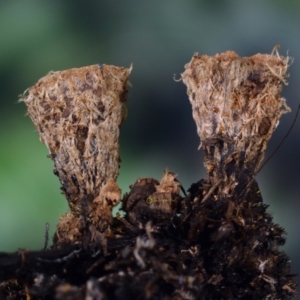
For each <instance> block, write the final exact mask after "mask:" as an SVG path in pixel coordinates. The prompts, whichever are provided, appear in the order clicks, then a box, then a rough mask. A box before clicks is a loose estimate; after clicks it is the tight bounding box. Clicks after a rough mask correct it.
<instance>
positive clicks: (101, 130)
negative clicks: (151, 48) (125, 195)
mask: <svg viewBox="0 0 300 300" xmlns="http://www.w3.org/2000/svg"><path fill="white" fill-rule="evenodd" d="M130 72H131V68H130V69H126V68H121V67H115V66H110V65H102V66H99V65H92V66H88V67H83V68H77V69H70V70H66V71H61V72H50V73H49V74H47V75H46V76H45V77H43V78H41V79H40V80H39V81H38V82H37V83H36V84H35V85H34V86H32V87H31V88H29V89H28V90H27V91H26V93H25V95H24V96H23V99H22V100H23V101H24V102H25V104H26V105H27V107H28V113H29V116H30V117H31V119H32V121H33V123H34V124H35V126H36V128H37V130H38V132H39V135H40V139H41V141H42V142H44V143H45V144H46V146H47V147H48V149H49V152H50V157H51V159H52V160H53V162H54V166H55V170H54V172H55V174H56V175H57V176H58V177H59V179H60V182H61V184H62V190H63V192H64V194H65V195H66V197H67V199H68V203H69V206H70V209H71V212H72V215H74V216H79V215H80V214H82V213H83V212H82V207H83V203H85V204H84V205H85V206H89V204H91V203H92V202H93V201H94V200H95V199H96V201H95V203H97V205H100V206H101V205H102V206H108V207H110V208H111V207H112V206H113V205H114V204H116V202H117V201H119V200H120V190H119V189H118V188H117V185H116V183H115V181H116V179H117V176H118V170H119V144H118V139H119V126H120V125H121V123H122V122H123V120H124V118H125V117H126V116H125V112H126V110H125V106H124V102H125V101H126V99H127V87H128V77H129V74H130ZM108 186H109V188H108ZM102 189H104V191H103V193H105V194H107V195H114V199H109V198H107V197H103V196H101V190H102ZM109 189H110V191H112V190H113V191H112V192H109V193H108V192H107V190H109ZM103 193H102V194H103ZM116 193H117V194H118V195H116ZM100 199H101V201H102V202H105V201H108V202H109V203H99V201H100ZM85 210H89V209H88V208H87V209H86V208H85ZM69 218H70V217H69Z"/></svg>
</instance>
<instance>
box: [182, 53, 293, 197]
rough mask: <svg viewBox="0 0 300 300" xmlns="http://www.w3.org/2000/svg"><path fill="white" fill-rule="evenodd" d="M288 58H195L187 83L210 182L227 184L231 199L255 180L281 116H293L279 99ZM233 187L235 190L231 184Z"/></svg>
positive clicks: (227, 55) (230, 55)
mask: <svg viewBox="0 0 300 300" xmlns="http://www.w3.org/2000/svg"><path fill="white" fill-rule="evenodd" d="M289 61H290V59H289V57H282V56H280V55H279V54H278V52H277V49H276V50H275V54H274V55H273V54H271V55H268V54H256V55H254V56H251V57H239V56H238V55H237V54H236V53H235V52H232V51H228V52H225V53H221V54H217V55H215V56H212V57H211V56H207V55H202V56H198V55H194V56H193V58H192V60H191V61H190V62H189V63H188V64H186V65H185V71H184V73H183V74H182V80H183V82H184V83H185V85H186V86H187V93H188V96H189V99H190V102H191V105H192V112H193V118H194V120H195V122H196V125H197V132H198V135H199V137H200V139H201V144H200V147H202V148H203V150H204V152H205V159H204V164H205V167H206V169H207V172H208V175H209V177H210V178H214V180H213V181H214V182H218V180H222V181H225V182H226V183H227V185H226V189H225V187H224V190H223V192H224V194H231V192H232V190H233V189H234V187H235V186H236V185H237V184H238V182H239V178H240V175H241V174H246V175H247V176H249V175H250V174H252V175H254V174H255V173H256V172H257V171H258V169H259V167H260V165H261V162H262V159H263V157H264V153H265V150H266V145H267V142H268V141H269V139H270V138H271V135H272V133H273V131H274V130H275V128H276V126H277V125H278V122H279V119H280V117H281V115H282V114H284V113H287V112H289V111H290V108H289V107H288V106H287V105H286V103H285V100H284V99H283V98H281V97H280V92H281V89H282V84H286V80H285V79H286V77H287V74H286V72H287V68H288V66H289ZM229 182H230V184H229Z"/></svg>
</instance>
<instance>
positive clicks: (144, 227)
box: [0, 178, 296, 300]
mask: <svg viewBox="0 0 300 300" xmlns="http://www.w3.org/2000/svg"><path fill="white" fill-rule="evenodd" d="M157 184H158V181H156V180H154V179H150V178H142V179H139V180H137V182H136V183H135V184H134V185H133V186H131V191H130V193H129V194H126V195H125V196H124V198H123V210H124V211H125V212H126V215H125V216H124V217H123V218H122V217H120V216H119V217H117V218H114V221H113V224H112V226H111V230H112V235H111V237H110V238H107V246H106V249H103V243H101V242H97V239H94V242H91V243H89V244H86V243H85V242H83V243H82V244H80V243H79V244H76V245H72V244H68V245H60V249H54V248H52V249H49V250H43V251H35V252H31V251H25V250H19V251H18V252H17V253H13V254H8V253H1V254H0V281H1V283H0V298H1V299H32V300H34V299H130V300H131V299H291V298H292V297H293V295H294V290H295V286H296V284H295V282H294V279H293V277H294V275H292V274H291V273H290V263H289V258H288V257H287V256H286V255H285V253H284V252H282V251H280V250H279V246H282V245H283V244H284V242H285V233H284V230H283V229H282V228H281V227H280V226H278V225H277V224H274V223H273V222H272V217H271V215H270V214H268V213H267V212H266V208H267V205H266V204H264V203H263V201H262V197H261V194H260V191H259V188H258V185H257V183H256V182H255V181H252V183H251V185H250V188H249V189H247V190H248V192H247V193H246V194H245V195H241V197H239V198H240V199H237V202H236V203H234V204H233V202H232V201H229V200H227V199H224V200H222V199H219V200H218V201H215V200H214V195H213V193H212V195H211V196H210V197H209V198H207V199H206V200H205V201H204V202H202V201H201V200H202V199H203V198H204V196H203V195H205V194H207V192H208V191H209V190H210V188H211V186H210V183H209V182H208V181H207V180H200V181H199V182H197V183H195V184H192V186H191V187H190V188H189V190H188V195H187V196H180V195H178V194H176V193H174V194H172V195H171V198H170V199H165V200H166V201H168V203H169V204H170V207H171V208H170V209H168V210H166V209H165V207H164V206H163V207H161V205H160V204H159V201H157V203H158V204H157V205H153V204H151V203H150V204H149V202H151V201H153V198H151V195H153V193H155V186H157ZM246 186H249V181H248V180H244V181H241V186H240V187H239V188H240V190H243V187H246ZM149 199H150V200H149ZM161 200H162V199H161ZM160 203H161V202H160ZM85 227H86V231H85V232H86V233H85V232H83V236H85V234H87V235H88V234H90V231H89V230H88V224H85V225H83V226H82V228H85ZM83 230H84V229H83ZM55 239H56V237H55V238H54V245H55ZM87 240H91V239H90V238H87ZM104 253H105V254H104Z"/></svg>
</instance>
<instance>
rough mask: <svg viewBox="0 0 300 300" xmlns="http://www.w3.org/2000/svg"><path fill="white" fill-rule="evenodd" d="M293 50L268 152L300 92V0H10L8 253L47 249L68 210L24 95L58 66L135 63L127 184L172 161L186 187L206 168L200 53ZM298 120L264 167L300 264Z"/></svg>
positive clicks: (2, 31) (4, 116)
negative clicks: (199, 118) (194, 82)
mask: <svg viewBox="0 0 300 300" xmlns="http://www.w3.org/2000/svg"><path fill="white" fill-rule="evenodd" d="M276 44H281V48H280V53H281V54H283V55H286V54H289V55H290V56H292V57H294V63H293V64H292V66H291V67H290V79H289V86H288V87H285V88H284V90H283V96H284V97H285V98H287V103H288V104H289V106H290V107H291V108H292V110H293V113H292V114H289V115H284V116H283V117H282V120H281V122H280V126H279V127H278V128H277V129H276V132H275V133H274V136H273V138H272V140H271V141H270V143H269V146H268V151H267V155H269V154H270V153H272V151H273V150H274V149H275V148H276V145H277V144H278V143H279V142H280V140H281V139H282V137H283V136H284V134H285V133H286V132H287V130H288V128H289V126H290V125H291V123H292V119H293V116H294V115H295V112H296V108H297V106H298V104H299V102H300V99H299V80H300V67H299V57H300V1H299V0H290V1H279V0H277V1H276V0H265V1H261V0H252V1H233V0H231V1H225V0H224V1H220V0H219V1H217V0H214V1H213V0H185V1H178V0H164V1H158V0H152V1H141V0H139V1H138V0H132V1H124V0H115V1H75V0H72V1H58V0H40V1H28V0H22V1H15V0H11V1H4V0H2V1H1V0H0V101H1V110H0V251H15V250H17V249H18V248H28V249H40V248H42V247H43V244H44V230H45V223H46V222H49V223H50V226H51V227H50V228H51V231H50V233H51V235H53V233H54V230H55V226H56V224H57V222H58V218H59V216H60V215H62V214H64V213H65V212H66V210H67V204H66V201H65V199H64V197H63V196H62V195H61V194H60V190H59V182H58V178H57V177H56V176H54V175H53V173H52V170H53V166H52V162H51V160H50V159H48V158H46V156H47V154H48V152H47V149H46V147H45V145H43V144H42V143H40V142H39V138H38V134H37V132H36V131H35V128H34V126H33V124H32V122H31V120H30V119H29V117H28V116H25V114H26V107H25V105H24V104H23V103H20V104H18V95H19V94H21V93H22V92H23V91H24V90H25V89H26V88H28V87H29V86H31V85H33V84H34V83H35V82H36V81H37V80H38V79H39V78H40V77H42V76H44V75H45V74H46V73H48V72H49V71H50V70H55V71H57V70H63V69H68V68H73V67H81V66H85V65H90V64H95V63H106V64H114V65H117V66H125V67H129V66H130V64H131V63H133V72H132V74H131V77H130V78H131V79H130V81H131V83H132V86H133V87H132V88H131V90H130V95H131V96H130V99H129V101H128V103H127V108H128V111H129V115H128V118H127V120H126V122H125V123H124V124H123V126H122V128H121V141H120V143H121V158H122V164H121V169H120V177H119V183H120V186H121V188H122V190H123V192H126V191H128V190H129V188H128V186H129V185H130V184H132V183H134V181H135V180H136V179H137V178H138V177H144V176H147V177H148V176H149V177H154V178H157V179H159V178H160V177H161V175H162V172H163V170H164V168H165V167H168V168H169V169H170V170H171V171H173V172H176V173H178V174H179V177H178V178H179V180H180V181H181V182H182V183H183V185H184V187H185V188H186V189H187V188H188V187H189V186H190V184H191V183H192V182H195V181H197V180H199V179H200V178H202V177H204V176H205V173H204V169H203V164H202V153H201V151H198V150H197V147H198V145H199V139H198V136H197V133H196V126H195V124H194V122H193V120H192V115H191V108H190V104H189V100H188V98H187V96H186V88H185V86H184V85H183V83H182V82H175V81H174V80H173V76H174V74H175V78H177V79H178V78H180V73H182V72H183V70H184V65H185V64H186V63H187V62H189V61H190V59H191V57H192V55H193V54H194V53H195V52H199V54H208V55H215V54H216V53H218V52H223V51H226V50H234V51H236V52H237V53H238V54H239V55H241V56H250V55H253V54H256V53H258V52H260V53H271V51H272V49H273V47H274V46H275V45H276ZM299 124H300V121H299V120H298V122H297V123H296V126H295V128H294V129H293V131H292V133H291V135H290V136H289V138H288V139H287V141H286V142H285V143H284V145H283V146H282V148H281V149H280V150H279V152H278V153H277V154H276V156H275V157H274V158H273V159H272V160H271V161H270V162H269V163H268V164H267V166H266V167H265V168H264V169H263V170H262V171H261V172H260V174H259V175H258V176H257V178H258V182H259V185H260V188H261V191H262V194H263V197H264V201H265V202H266V203H268V204H270V208H269V211H270V212H271V213H272V214H273V216H274V220H275V222H277V223H279V224H280V225H281V226H283V227H284V228H285V229H286V231H287V232H288V237H287V243H286V245H285V246H284V250H285V251H286V252H287V253H288V254H289V256H290V257H291V259H292V267H293V272H295V273H299V272H300V257H299V256H298V252H299V250H300V239H299V229H300V226H299V225H300V221H299V220H300V214H299V211H300V201H299V198H300V143H299V139H300V138H299V137H300V125H299Z"/></svg>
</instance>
